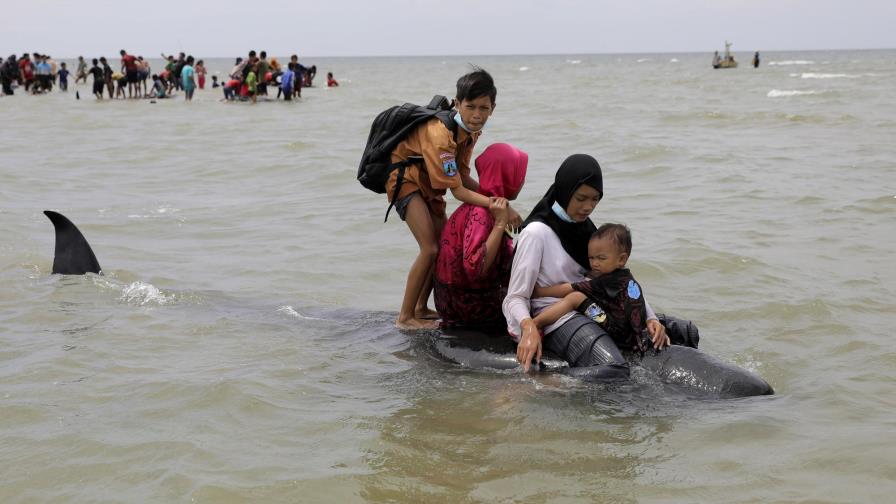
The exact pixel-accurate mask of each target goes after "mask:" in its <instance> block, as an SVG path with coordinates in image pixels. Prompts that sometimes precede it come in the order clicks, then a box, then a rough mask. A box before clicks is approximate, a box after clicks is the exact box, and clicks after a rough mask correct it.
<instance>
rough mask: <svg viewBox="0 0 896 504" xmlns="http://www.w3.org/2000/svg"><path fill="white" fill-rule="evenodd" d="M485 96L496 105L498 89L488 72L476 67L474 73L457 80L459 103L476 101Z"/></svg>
mask: <svg viewBox="0 0 896 504" xmlns="http://www.w3.org/2000/svg"><path fill="white" fill-rule="evenodd" d="M483 96H488V97H489V98H491V101H492V105H494V103H495V98H497V96H498V88H496V87H495V80H494V79H492V76H491V75H490V74H489V73H488V72H486V71H485V70H483V69H481V68H479V67H475V66H474V67H473V71H472V72H470V73H468V74H466V75H464V76H462V77H461V78H460V79H457V95H456V97H457V101H463V100H475V99H476V98H481V97H483Z"/></svg>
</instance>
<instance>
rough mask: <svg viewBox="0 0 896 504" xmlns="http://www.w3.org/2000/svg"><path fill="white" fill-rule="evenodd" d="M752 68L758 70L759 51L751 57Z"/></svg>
mask: <svg viewBox="0 0 896 504" xmlns="http://www.w3.org/2000/svg"><path fill="white" fill-rule="evenodd" d="M753 68H759V51H756V54H754V55H753Z"/></svg>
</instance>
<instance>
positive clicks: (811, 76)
mask: <svg viewBox="0 0 896 504" xmlns="http://www.w3.org/2000/svg"><path fill="white" fill-rule="evenodd" d="M860 77H861V75H851V74H842V73H837V74H834V73H814V72H805V73H803V74H801V75H800V78H801V79H858V78H860Z"/></svg>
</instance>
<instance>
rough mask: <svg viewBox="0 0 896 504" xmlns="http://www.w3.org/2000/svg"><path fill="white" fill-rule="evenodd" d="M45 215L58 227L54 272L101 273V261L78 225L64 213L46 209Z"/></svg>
mask: <svg viewBox="0 0 896 504" xmlns="http://www.w3.org/2000/svg"><path fill="white" fill-rule="evenodd" d="M44 215H46V216H47V218H49V219H50V222H52V223H53V227H54V228H55V229H56V252H55V254H54V256H53V273H54V274H56V273H58V274H60V275H83V274H84V273H99V272H100V270H101V268H100V263H99V262H98V261H97V260H96V255H94V253H93V249H91V248H90V244H89V243H87V239H86V238H84V235H83V234H81V231H79V230H78V228H77V226H75V225H74V224H72V221H70V220H68V219H67V218H66V217H65V216H64V215H62V214H60V213H57V212H53V211H51V210H44Z"/></svg>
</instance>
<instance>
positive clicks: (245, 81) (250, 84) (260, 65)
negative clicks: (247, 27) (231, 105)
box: [213, 50, 339, 103]
mask: <svg viewBox="0 0 896 504" xmlns="http://www.w3.org/2000/svg"><path fill="white" fill-rule="evenodd" d="M315 76H317V66H316V65H311V66H310V67H306V66H305V65H302V64H301V63H299V57H298V55H296V54H293V55H292V56H290V57H289V62H288V63H286V65H283V64H281V63H280V62H279V61H277V58H271V59H270V60H268V55H267V52H265V51H261V52H259V53H257V54H256V52H255V51H254V50H253V51H249V54H248V56H247V57H246V58H245V59H244V58H237V59H236V61H235V62H234V66H233V69H232V70H231V71H230V75H229V79H228V80H227V82H225V83H224V84H223V91H224V100H226V101H236V100H239V101H251V102H252V103H256V102H257V100H258V97H259V96H268V89H269V88H276V89H277V97H276V99H278V100H279V99H280V98H281V97H282V98H283V100H285V101H290V100H292V99H293V98H301V97H302V88H304V87H311V86H312V85H313V81H314V77H315ZM338 85H339V83H338V82H337V81H336V79H335V78H333V73H332V72H329V73H327V86H328V87H334V86H338ZM213 87H218V83H217V80H215V83H214V84H213Z"/></svg>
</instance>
